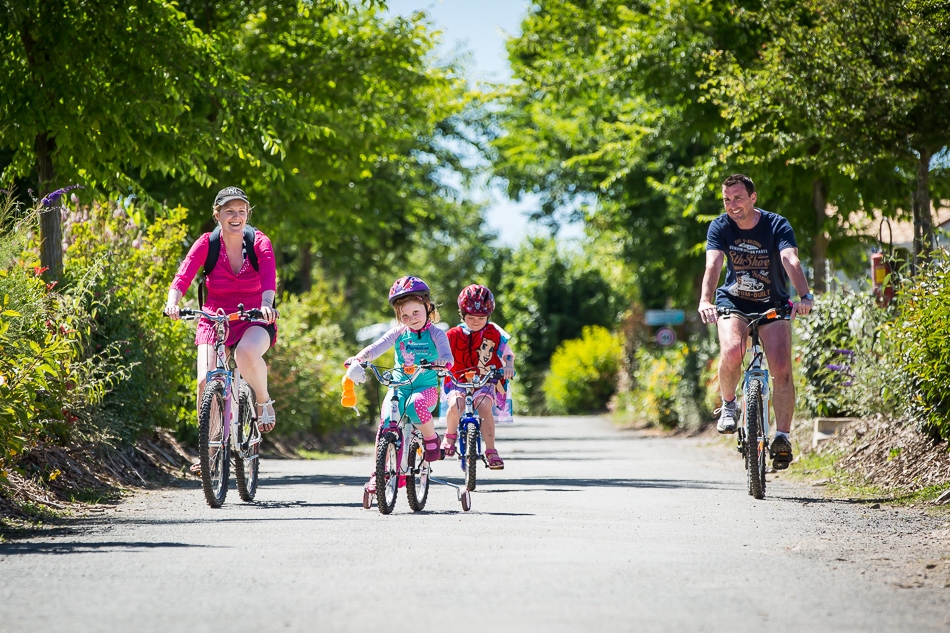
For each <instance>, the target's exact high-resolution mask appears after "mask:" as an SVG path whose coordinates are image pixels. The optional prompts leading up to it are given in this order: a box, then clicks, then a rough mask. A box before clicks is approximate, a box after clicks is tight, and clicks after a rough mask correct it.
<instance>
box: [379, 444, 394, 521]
mask: <svg viewBox="0 0 950 633" xmlns="http://www.w3.org/2000/svg"><path fill="white" fill-rule="evenodd" d="M398 492H399V451H398V450H397V449H396V435H395V434H394V433H384V434H383V435H382V436H381V437H380V438H379V446H378V447H377V449H376V507H378V508H379V511H380V512H381V513H382V514H389V513H391V512H392V511H393V508H395V507H396V493H398Z"/></svg>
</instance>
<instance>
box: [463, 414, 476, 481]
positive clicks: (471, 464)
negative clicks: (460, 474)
mask: <svg viewBox="0 0 950 633" xmlns="http://www.w3.org/2000/svg"><path fill="white" fill-rule="evenodd" d="M477 466H478V427H476V426H475V424H474V423H471V424H469V425H468V430H466V431H465V489H466V490H469V491H471V490H475V483H476V481H475V480H476V478H477V476H476V467H477Z"/></svg>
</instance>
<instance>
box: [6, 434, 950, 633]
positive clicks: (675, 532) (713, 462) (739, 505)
mask: <svg viewBox="0 0 950 633" xmlns="http://www.w3.org/2000/svg"><path fill="white" fill-rule="evenodd" d="M499 447H500V449H501V451H502V455H503V456H504V457H505V459H506V469H505V470H504V471H501V472H489V471H486V470H482V471H480V485H479V490H478V491H477V492H476V493H475V494H474V495H473V504H474V508H473V510H472V511H471V512H469V513H463V512H461V509H460V507H459V504H458V502H457V500H456V497H455V494H454V492H453V491H452V490H451V489H450V488H447V487H445V486H434V487H433V488H432V489H431V491H430V496H429V502H428V505H427V506H426V511H425V512H423V513H419V514H414V513H411V512H410V511H409V509H408V506H407V504H406V502H405V497H404V496H403V497H401V498H400V499H399V503H398V504H397V508H396V513H395V514H393V515H391V516H382V515H380V514H379V513H378V512H377V511H375V510H370V511H364V510H362V509H361V507H360V499H361V488H362V485H363V482H364V481H365V480H366V477H367V475H368V474H369V470H370V460H369V458H367V457H364V456H357V457H352V458H346V459H338V460H320V461H303V460H268V461H265V462H264V463H263V464H262V481H263V484H262V487H261V490H260V492H259V495H258V501H257V502H256V503H253V504H244V503H241V502H240V501H239V500H238V499H237V495H236V494H235V491H234V490H233V489H232V490H231V492H230V493H229V495H228V501H227V503H226V505H225V507H224V508H222V509H220V510H211V509H210V508H208V507H207V506H206V505H205V504H204V502H203V500H202V497H201V494H200V490H199V489H198V486H197V484H190V485H186V486H184V487H182V488H168V489H162V490H155V491H146V492H144V493H141V494H136V495H134V496H132V497H130V498H129V499H127V500H125V501H124V502H122V503H121V504H119V505H118V506H116V507H115V508H114V510H107V511H104V512H100V513H96V515H94V516H90V517H88V518H87V519H84V520H83V521H80V522H77V523H76V524H75V525H74V526H72V527H70V528H69V529H68V530H67V531H70V532H71V533H60V534H58V535H50V536H42V537H36V538H28V539H22V540H17V541H13V542H8V543H4V544H0V573H2V574H3V576H4V578H7V579H11V578H12V579H15V582H7V583H4V585H3V586H2V587H0V630H4V631H8V630H9V631H70V632H77V631H124V630H129V629H134V630H136V631H168V630H184V629H188V630H189V631H196V632H198V631H220V630H221V629H223V628H226V629H229V630H230V631H232V632H233V631H252V630H253V631H260V630H267V631H270V630H284V631H304V630H306V631H312V630H320V631H365V630H368V629H370V628H378V627H380V626H385V625H390V626H392V625H393V624H396V626H420V625H423V626H439V625H443V626H450V627H452V629H454V630H462V631H474V630H483V629H485V628H489V627H490V628H493V629H497V630H500V631H515V630H517V631H524V630H545V631H579V630H590V629H591V628H598V629H603V630H632V629H636V630H650V631H654V630H655V631H683V630H694V631H759V630H762V629H763V628H767V629H768V630H770V631H793V630H794V631H801V630H809V631H812V630H814V631H914V632H915V633H916V632H918V631H947V630H950V515H948V514H947V513H940V512H933V513H930V512H922V511H919V510H911V509H902V508H898V509H871V507H870V504H869V503H868V502H850V501H847V500H833V499H826V498H824V497H823V496H822V495H821V494H816V490H815V488H814V487H812V486H808V485H804V484H800V483H793V482H790V481H786V477H785V476H784V474H780V475H778V476H774V475H773V476H772V477H771V478H770V482H769V489H768V497H767V498H766V499H765V500H763V501H755V500H753V499H752V498H751V497H749V496H748V495H747V494H746V492H745V476H744V473H743V471H742V465H741V461H740V460H739V458H738V457H737V456H735V455H734V454H733V453H732V451H731V449H730V448H729V447H728V446H727V445H726V443H725V442H723V441H722V440H719V439H709V438H659V437H651V436H650V435H649V434H647V433H643V432H634V431H619V430H617V429H615V428H614V427H613V426H611V425H610V423H609V422H608V421H607V420H605V419H603V418H527V419H524V420H522V421H519V423H518V424H516V425H515V426H513V427H509V428H503V429H502V430H501V432H500V443H499ZM436 475H442V476H449V477H451V478H453V479H454V480H455V481H459V480H460V472H459V471H458V470H457V466H456V465H454V464H449V463H440V464H437V465H436ZM240 596H244V597H245V599H244V600H243V601H242V600H240V599H239V597H240ZM51 603H53V604H55V608H50V606H49V605H50V604H51Z"/></svg>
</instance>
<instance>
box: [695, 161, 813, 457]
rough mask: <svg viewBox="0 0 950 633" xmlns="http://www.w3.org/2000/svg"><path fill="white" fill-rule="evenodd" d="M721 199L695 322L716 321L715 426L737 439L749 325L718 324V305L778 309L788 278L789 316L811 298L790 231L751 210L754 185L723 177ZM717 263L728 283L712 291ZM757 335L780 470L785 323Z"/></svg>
mask: <svg viewBox="0 0 950 633" xmlns="http://www.w3.org/2000/svg"><path fill="white" fill-rule="evenodd" d="M722 201H723V205H724V206H725V208H726V212H725V213H723V214H722V215H720V216H719V217H717V218H716V219H715V220H713V221H712V223H711V224H710V225H709V233H708V234H707V238H706V273H705V275H704V276H703V287H702V295H701V296H700V299H699V316H700V318H701V319H702V321H703V323H717V325H718V329H719V350H720V356H719V388H720V390H721V392H722V406H721V407H720V408H719V409H717V410H716V412H715V413H718V414H719V422H718V424H717V425H716V428H717V429H718V430H719V432H720V433H735V432H736V418H737V417H738V412H737V408H736V387H737V386H738V385H739V378H740V377H741V375H742V359H743V357H744V356H745V349H746V325H747V322H746V321H744V320H743V319H741V318H731V319H717V315H716V307H717V306H718V307H723V308H733V309H736V310H739V311H741V312H749V313H757V312H765V311H767V310H769V309H770V308H773V307H775V306H776V305H777V304H787V303H788V301H789V295H788V281H789V278H791V281H792V285H793V286H794V287H795V291H796V292H797V293H798V295H799V297H801V300H800V301H799V302H798V303H794V304H793V306H792V318H795V315H796V314H800V315H802V316H805V315H806V314H808V313H809V312H810V311H811V308H812V302H813V300H814V297H813V296H812V294H811V292H810V291H809V290H808V280H807V279H806V278H805V272H804V271H803V270H802V265H801V262H799V261H798V244H797V243H796V242H795V233H794V231H792V227H791V225H789V223H788V220H786V219H785V218H783V217H782V216H780V215H777V214H775V213H769V212H768V211H763V210H762V209H759V208H756V206H755V202H756V194H755V185H754V184H753V183H752V180H751V179H750V178H749V177H748V176H743V175H742V174H733V175H732V176H729V177H728V178H726V180H725V182H723V183H722ZM727 256H728V258H727ZM723 260H725V261H726V281H725V283H724V284H723V285H722V286H720V287H719V288H716V283H717V282H718V281H719V275H720V273H721V272H722V264H723ZM714 294H715V300H714V298H713V295H714ZM759 336H760V338H761V339H762V345H763V347H765V356H766V358H767V359H768V362H769V373H770V374H771V375H772V381H773V385H774V389H773V395H772V407H773V408H774V409H775V427H776V433H775V438H774V439H773V440H772V443H771V445H770V446H769V452H770V453H771V455H772V463H773V464H774V466H775V468H776V469H783V468H788V465H789V463H791V461H792V445H791V443H790V442H789V441H788V432H789V431H790V430H791V428H792V413H793V412H794V410H795V385H794V383H793V382H792V328H791V324H790V323H789V322H788V321H786V320H784V319H779V320H775V321H771V322H768V323H763V324H762V325H761V326H760V329H759Z"/></svg>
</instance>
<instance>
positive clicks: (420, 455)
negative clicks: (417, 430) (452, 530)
mask: <svg viewBox="0 0 950 633" xmlns="http://www.w3.org/2000/svg"><path fill="white" fill-rule="evenodd" d="M407 457H408V458H409V472H408V473H406V498H407V499H408V500H409V507H410V508H412V511H413V512H419V511H420V510H422V509H423V508H425V507H426V499H427V498H428V497H429V470H430V468H431V466H430V465H429V462H427V461H426V460H425V448H424V447H423V444H422V440H421V439H420V438H418V437H413V438H412V441H411V442H409V455H408V456H407Z"/></svg>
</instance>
